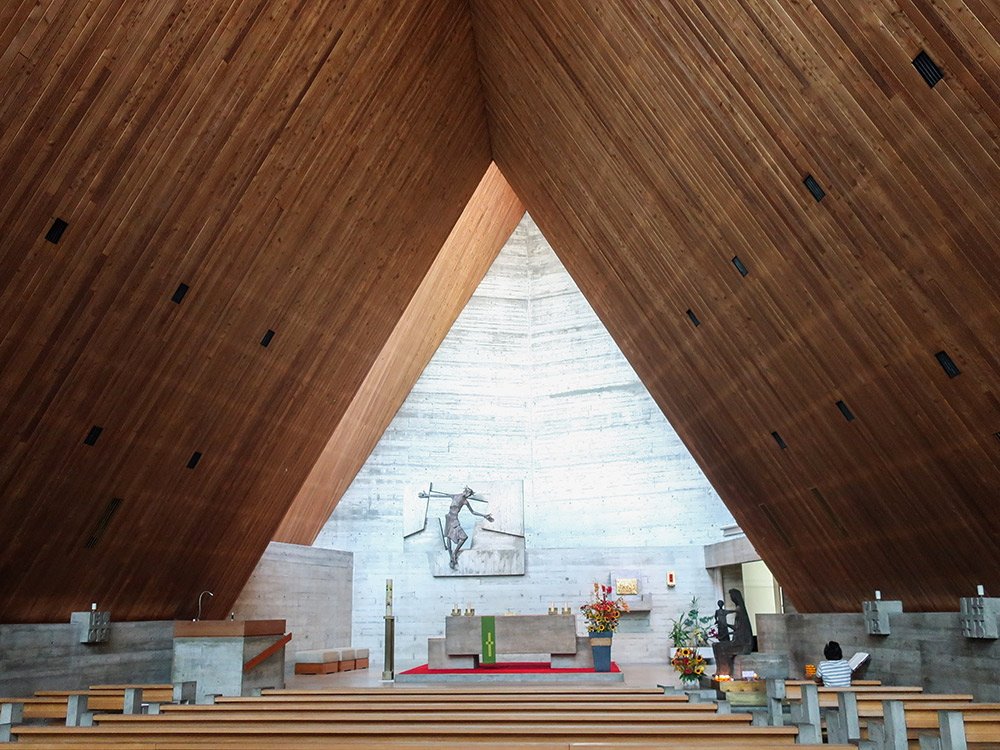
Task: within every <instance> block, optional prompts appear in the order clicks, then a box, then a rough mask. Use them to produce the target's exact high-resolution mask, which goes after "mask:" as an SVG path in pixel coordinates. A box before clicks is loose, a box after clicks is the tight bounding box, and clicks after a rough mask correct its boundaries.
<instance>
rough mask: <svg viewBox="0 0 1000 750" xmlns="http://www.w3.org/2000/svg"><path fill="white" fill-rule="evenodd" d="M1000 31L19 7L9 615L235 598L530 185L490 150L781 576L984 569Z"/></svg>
mask: <svg viewBox="0 0 1000 750" xmlns="http://www.w3.org/2000/svg"><path fill="white" fill-rule="evenodd" d="M998 40H1000V13H998V12H997V11H996V10H995V8H994V7H993V6H992V5H991V4H989V3H986V2H983V0H966V1H965V2H961V0H955V2H952V3H949V4H942V3H933V2H929V1H928V0H875V1H874V2H866V3H862V2H860V0H810V1H809V2H803V3H799V2H792V1H791V0H671V2H663V1H662V0H660V1H659V2H654V1H653V0H634V1H633V2H617V3H607V2H598V0H566V1H565V2H557V3H548V2H539V0H424V2H419V3H418V2H399V3H379V2H376V1H375V0H345V1H344V2H333V1H332V0H325V1H324V0H315V1H314V2H305V0H292V2H289V3H285V2H278V0H166V1H164V2H152V0H140V1H138V2H136V1H135V0H132V1H130V2H126V0H11V1H10V2H7V3H4V4H3V5H2V7H0V175H2V183H0V264H2V265H0V272H2V273H0V286H2V288H3V295H2V297H0V321H2V323H3V327H2V329H0V330H2V336H3V338H2V340H0V394H2V401H0V428H2V430H3V433H2V434H3V435H4V436H5V439H4V441H3V442H2V444H0V518H3V519H4V529H5V531H6V534H5V544H4V547H3V549H2V550H0V621H6V622H14V621H18V622H26V621H46V620H54V621H59V620H65V619H66V617H67V616H68V613H69V612H70V611H71V610H73V609H80V608H86V606H87V605H88V604H89V603H90V602H91V601H94V600H96V601H98V603H99V605H100V606H101V607H102V608H109V609H111V611H112V613H113V616H114V617H115V619H140V618H163V617H167V618H169V617H190V616H192V615H193V613H194V608H195V602H196V598H197V594H198V592H199V591H201V590H202V589H210V590H213V591H215V592H216V597H215V598H213V599H211V600H210V606H209V608H208V609H207V611H206V613H205V616H207V617H217V616H221V615H224V614H225V613H226V612H228V607H229V606H230V604H231V602H232V601H234V600H235V598H236V596H237V595H238V593H239V591H240V588H241V587H242V585H243V583H244V582H245V580H246V578H247V577H248V576H249V574H250V572H251V570H252V568H253V566H254V564H255V563H256V561H257V559H258V558H259V556H260V554H261V552H262V551H263V549H264V547H265V546H266V544H267V541H268V540H269V539H271V538H272V537H273V536H274V535H275V533H276V530H277V529H278V527H279V524H281V531H280V532H279V533H280V535H281V536H282V538H295V539H299V540H303V539H307V538H308V536H309V534H310V533H312V532H311V531H310V529H314V528H316V522H317V519H319V520H320V521H322V515H323V513H326V512H327V511H328V510H329V508H330V507H332V504H335V502H336V498H332V499H330V498H320V499H319V501H317V502H313V501H310V500H307V498H308V495H309V486H310V485H309V484H308V483H307V478H308V477H309V475H310V471H311V470H313V468H314V466H315V467H316V471H319V472H322V471H325V470H327V469H329V467H330V466H332V465H333V464H330V463H329V461H335V462H339V461H341V460H342V459H341V458H331V454H330V451H331V450H333V451H334V452H340V453H341V454H343V456H345V457H346V459H349V460H346V459H344V460H343V463H337V464H336V465H337V466H338V467H340V468H337V469H336V471H338V472H342V473H343V476H342V477H339V479H338V480H337V481H338V483H339V484H340V485H343V486H345V487H346V483H347V482H349V481H350V479H351V478H352V476H353V472H354V471H356V468H357V466H359V465H360V463H359V461H362V462H363V460H364V458H363V457H364V456H365V455H367V452H368V450H370V447H371V444H373V440H375V439H377V437H373V436H374V435H375V434H376V433H377V432H379V431H380V428H379V427H378V425H379V424H382V423H383V422H384V421H385V420H386V419H388V418H390V417H391V413H392V412H393V411H394V410H395V406H393V404H394V403H398V399H399V398H400V394H401V393H402V392H403V391H405V389H406V383H407V382H408V380H407V379H408V378H412V377H415V375H414V372H415V371H416V370H415V369H414V368H416V364H415V363H417V362H418V361H419V360H420V358H421V357H425V356H427V355H426V352H427V347H428V346H432V345H433V341H434V340H436V339H435V337H439V336H440V335H442V331H444V330H446V326H445V322H446V321H447V320H448V316H449V315H452V317H453V312H456V311H457V309H458V308H459V307H460V302H461V299H462V298H463V296H464V297H467V296H468V294H469V293H471V291H472V290H473V289H474V287H475V283H476V282H478V279H474V277H475V275H476V273H478V271H476V270H475V269H477V268H479V267H480V266H481V264H482V263H485V260H486V258H487V257H488V256H489V252H490V251H491V248H493V251H494V252H495V247H496V242H498V241H501V240H499V239H498V238H501V236H502V235H503V232H504V227H506V226H507V224H508V222H509V221H510V220H511V218H512V217H513V216H514V215H515V214H517V212H518V211H520V207H519V206H518V205H517V201H516V199H514V197H513V195H511V193H510V191H509V190H508V189H507V188H505V187H504V186H503V185H502V184H501V183H500V182H499V177H498V175H495V174H493V173H490V174H488V175H486V180H485V181H484V183H483V184H485V185H487V186H490V185H492V187H488V188H487V192H491V194H492V196H493V197H492V199H483V198H482V196H483V193H480V194H479V199H477V200H474V201H473V203H472V204H470V203H469V201H470V198H472V196H473V194H474V191H476V189H477V185H479V184H480V181H481V179H482V178H483V177H484V174H486V173H487V168H488V167H489V164H490V161H491V158H492V159H494V160H495V161H496V163H497V164H498V165H499V168H500V170H502V172H503V174H504V176H505V177H506V178H507V180H508V181H509V183H510V185H511V187H512V188H513V191H514V193H516V195H517V196H519V197H520V199H521V200H523V202H524V205H525V206H526V207H527V208H528V210H530V211H531V213H532V215H533V216H534V217H535V219H536V220H537V221H538V224H539V226H540V227H541V229H542V231H543V232H544V233H545V234H546V236H547V237H548V238H549V240H550V241H551V242H552V245H553V247H554V248H555V250H556V252H557V253H558V254H559V255H560V258H561V259H562V261H563V263H564V264H565V265H566V266H567V268H568V269H569V271H570V273H571V274H572V275H573V276H574V278H575V279H576V281H577V283H578V284H579V285H580V287H581V289H582V290H583V291H584V293H585V295H586V296H587V297H588V299H589V300H590V302H591V303H592V304H593V306H594V308H595V309H596V310H597V312H598V314H599V315H600V316H601V318H602V319H603V321H604V322H605V324H606V325H607V327H608V329H609V330H610V331H611V333H612V335H613V336H614V337H615V339H616V340H617V341H618V343H619V344H620V345H621V347H622V349H623V350H624V351H625V353H626V355H627V356H628V357H629V359H630V361H631V362H632V364H633V366H634V367H635V368H636V370H637V371H638V372H639V374H640V376H641V377H642V379H643V381H644V382H645V383H646V385H647V387H648V388H649V390H650V392H651V393H652V394H653V396H654V397H655V398H656V399H657V401H658V403H659V404H660V406H661V407H662V408H663V410H664V412H665V413H666V415H667V417H668V418H669V419H670V420H671V422H672V423H673V424H674V426H675V427H676V428H677V429H678V431H679V432H680V434H681V436H682V437H683V439H684V440H685V442H686V443H687V445H688V446H689V447H690V448H691V450H692V452H693V453H694V455H695V457H696V458H697V459H698V461H699V463H700V464H701V466H702V467H703V468H704V470H705V471H706V473H707V475H708V477H709V479H710V480H711V481H712V483H713V484H714V485H715V487H716V489H717V490H718V491H719V493H720V494H721V495H722V497H723V499H724V500H725V501H726V503H727V504H728V505H729V507H730V508H731V509H732V511H733V513H734V514H735V515H736V517H737V519H738V520H739V521H740V523H741V524H742V525H743V527H744V528H745V529H746V530H747V532H748V534H749V535H750V537H751V539H752V540H753V542H754V545H755V546H756V548H757V549H758V550H759V551H761V552H762V554H763V556H764V558H765V560H766V561H767V562H768V564H769V565H770V566H771V568H772V569H773V570H774V571H775V573H776V574H777V576H778V578H779V580H780V581H781V582H782V584H783V585H784V586H785V588H786V590H787V592H788V593H789V595H790V596H791V598H792V600H793V601H794V602H795V604H796V605H797V606H798V607H800V608H801V609H803V610H822V609H829V610H857V609H858V602H859V600H860V599H862V598H865V597H867V596H869V595H870V593H871V591H872V590H873V589H876V588H878V589H881V590H882V592H883V595H884V596H886V597H899V598H902V599H903V600H904V602H905V606H906V608H907V609H909V610H918V609H953V608H955V606H956V599H957V597H958V596H959V595H960V594H967V593H971V592H972V591H973V590H974V586H975V584H977V583H983V584H985V585H986V586H987V588H988V589H989V590H992V591H996V590H998V589H1000V573H998V571H1000V565H998V562H1000V559H998V558H1000V553H998V551H997V548H996V545H995V543H993V540H992V537H993V534H992V527H993V526H994V525H995V524H996V523H997V521H998V520H1000V511H998V510H997V509H996V498H997V495H998V490H1000V442H998V439H997V438H996V437H995V434H997V433H1000V401H998V398H997V395H996V383H997V376H998V374H1000V362H998V360H997V358H996V357H995V355H994V352H995V351H997V338H998V337H1000V309H998V308H1000V305H998V299H1000V298H998V294H997V292H998V291H1000V289H998V287H1000V274H998V273H997V271H998V267H1000V257H998V254H997V252H996V250H995V248H996V247H997V246H998V239H1000V212H998V211H997V210H996V198H995V196H996V195H997V190H998V188H1000V169H998V157H1000V84H998V83H997V81H1000V75H998V73H1000V44H998ZM921 51H925V52H926V53H927V54H928V55H929V56H930V58H931V59H932V60H933V61H935V62H936V63H937V64H938V65H940V66H941V68H942V69H943V74H944V78H943V80H942V81H940V82H939V83H937V84H936V86H934V87H933V88H931V87H929V86H928V85H927V84H926V83H925V82H924V80H923V79H922V78H921V76H920V75H919V73H918V71H917V69H916V68H915V67H914V65H913V64H912V61H913V60H914V58H916V57H917V55H918V53H920V52H921ZM809 175H812V176H813V177H814V178H815V179H816V181H817V182H818V184H819V185H820V186H821V187H822V189H823V190H824V191H825V196H824V197H823V199H822V200H821V201H817V200H816V199H815V198H814V197H813V195H812V194H811V193H810V192H809V190H808V189H807V187H806V185H804V180H805V178H806V177H807V176H809ZM481 189H483V188H481ZM467 205H469V206H470V211H471V212H472V214H466V215H465V217H463V218H461V220H460V216H461V215H462V212H463V209H465V207H466V206H467ZM57 219H59V220H62V221H65V222H66V226H65V230H64V231H63V233H62V234H61V236H59V237H58V241H57V242H52V241H48V240H47V239H46V235H47V234H49V236H50V238H51V239H53V240H55V239H57V238H56V234H58V232H52V231H51V230H53V229H57V227H54V226H53V225H54V222H55V221H56V220H57ZM478 228H481V229H482V234H480V235H479V237H478V239H477V240H476V241H474V242H467V243H464V247H465V248H466V250H464V251H462V252H458V251H457V250H456V247H457V246H456V244H455V242H454V238H455V237H460V236H466V237H468V236H469V235H468V234H467V232H469V231H475V230H476V229H478ZM453 231H454V232H455V234H454V235H452V232H453ZM507 231H509V230H507ZM450 235H451V236H452V237H453V241H452V242H448V238H449V236H450ZM466 253H469V255H468V256H466ZM737 257H738V258H739V261H740V262H741V263H742V264H743V266H744V267H745V269H746V271H747V274H746V275H745V276H744V275H742V274H741V272H740V271H739V270H738V269H737V266H736V264H735V263H734V262H733V259H734V258H737ZM436 258H438V262H436V261H435V259H436ZM449 259H451V260H449ZM451 263H454V264H456V265H455V267H460V268H461V269H462V270H461V275H458V276H455V277H454V278H452V277H451V276H450V275H449V272H448V269H449V268H450V267H452V266H451V265H450V264H451ZM456 273H457V272H456ZM439 275H440V276H441V277H442V278H444V279H449V280H452V281H458V282H459V283H456V284H454V285H452V286H451V287H449V288H448V289H447V291H445V288H444V287H443V286H440V285H439V283H438V282H437V281H434V279H435V278H437V277H438V276H439ZM425 280H426V281H425ZM444 283H445V282H443V281H442V282H441V284H444ZM181 285H184V287H182V286H181ZM185 289H186V293H183V295H182V294H181V293H182V292H183V291H184V290H185ZM434 290H438V291H439V293H438V294H432V293H431V292H432V291H434ZM181 297H183V298H181ZM175 300H177V301H175ZM425 304H426V307H424V305H425ZM408 308H409V309H408ZM689 312H690V316H689ZM691 316H693V317H694V318H696V319H697V321H698V323H699V325H697V326H695V324H694V322H693V320H692V317H691ZM421 321H424V323H425V325H426V327H424V326H422V325H421ZM411 325H413V326H415V327H414V328H412V329H410V328H408V326H411ZM268 331H273V332H274V333H273V336H272V337H271V338H270V339H268V345H267V346H266V347H265V346H262V344H261V342H262V341H263V340H265V338H266V336H267V335H268ZM406 331H410V332H411V333H412V337H413V338H412V339H411V334H410V333H405V332H406ZM394 332H395V333H394ZM394 336H395V338H393V337H394ZM401 339H402V340H404V341H406V342H407V343H406V345H403V344H399V345H398V346H399V347H400V348H399V349H397V343H395V342H398V341H400V340H401ZM940 352H945V353H947V355H948V356H949V357H950V359H951V361H952V362H953V363H954V366H955V367H957V369H958V370H959V371H960V374H958V375H957V376H955V377H949V376H948V374H947V373H946V372H945V369H944V368H943V367H942V365H941V364H939V361H938V359H937V358H936V355H937V354H938V353H940ZM394 362H406V363H408V364H407V365H406V366H405V367H404V368H403V370H404V371H403V372H400V373H398V379H393V381H392V383H391V386H392V387H390V388H386V389H385V391H384V396H383V395H382V394H378V395H376V396H372V395H371V394H372V393H373V392H376V391H378V389H377V388H375V387H374V386H375V385H377V383H378V382H384V381H380V378H381V377H382V376H380V375H379V372H383V373H384V372H385V371H386V369H385V368H386V366H387V365H390V369H391V365H392V363H394ZM380 363H381V364H380ZM380 368H382V369H380ZM838 402H841V403H842V404H843V408H845V409H848V410H849V413H850V414H851V415H852V416H853V417H854V419H852V420H851V421H848V419H847V418H846V416H845V414H844V413H843V412H842V411H841V408H840V407H838ZM352 415H353V416H352ZM97 427H99V428H100V432H99V433H97V432H96V431H95V430H94V429H92V428H97ZM773 435H776V437H775V436H773ZM331 436H333V439H331ZM95 438H96V440H95ZM779 438H780V440H781V445H779V442H778V439H779ZM88 442H91V443H93V444H92V445H91V444H86V443H88ZM328 445H330V446H334V447H331V448H328V447H327V446H328ZM782 446H784V447H782ZM324 451H326V452H324ZM196 454H200V459H199V460H198V461H197V465H196V466H195V467H194V468H187V466H188V465H189V464H190V463H192V462H193V459H194V458H195V456H196ZM321 456H323V457H324V458H323V461H322V462H320V463H319V464H318V463H317V461H318V459H319V458H320V457H321ZM324 467H326V468H324ZM325 481H326V480H325ZM304 485H305V486H304ZM300 488H303V495H302V496H301V498H300V501H301V503H300V502H295V498H296V495H297V494H298V493H299V490H300ZM116 499H117V500H118V501H120V502H116ZM293 503H294V504H293ZM290 509H291V510H290ZM286 514H287V518H286ZM283 518H284V519H286V520H285V521H284V523H282V519H283Z"/></svg>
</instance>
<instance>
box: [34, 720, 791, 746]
mask: <svg viewBox="0 0 1000 750" xmlns="http://www.w3.org/2000/svg"><path fill="white" fill-rule="evenodd" d="M154 718H158V717H154ZM14 734H15V735H16V737H17V741H18V742H23V743H25V744H26V745H27V744H38V743H44V744H46V745H49V746H60V745H63V746H64V745H66V744H75V745H77V746H80V747H83V746H85V745H86V744H88V743H89V744H90V746H104V747H109V746H113V747H115V748H121V747H122V746H123V743H126V742H134V743H138V742H145V743H147V744H149V743H153V744H155V746H156V747H157V748H166V747H167V744H166V743H169V742H173V743H177V746H178V747H179V746H184V745H185V743H186V746H187V747H197V746H201V747H213V748H215V747H224V746H238V747H243V748H264V747H267V748H272V747H273V748H282V750H285V749H286V748H290V747H295V748H307V747H343V746H347V745H348V744H349V743H350V742H352V741H354V742H356V741H367V742H373V741H380V742H381V743H382V744H383V747H386V746H389V745H395V744H396V743H398V742H403V741H405V742H409V741H412V740H425V741H429V740H438V739H440V740H450V741H453V742H467V743H476V744H478V743H480V742H482V741H489V742H494V743H500V742H503V743H509V744H513V745H518V746H520V745H523V744H525V743H531V742H539V741H542V742H560V743H569V742H593V741H602V742H614V743H615V744H619V743H620V742H622V741H623V740H625V739H626V738H628V739H635V740H639V741H642V742H646V743H655V744H657V745H661V746H662V745H670V746H672V747H685V748H690V747H696V746H700V745H701V744H702V743H703V742H706V741H707V742H708V743H709V744H711V745H713V746H717V747H720V748H721V747H735V748H752V747H753V746H754V745H755V744H756V743H757V742H758V741H760V742H762V743H764V744H771V745H786V746H787V745H792V744H794V742H795V738H796V736H797V734H798V732H797V731H796V730H795V729H794V728H792V727H749V726H742V725H732V724H722V723H716V724H711V725H707V724H702V725H693V724H678V725H669V724H661V725H652V726H649V725H639V726H628V725H623V724H620V723H618V722H614V721H608V722H605V723H592V724H568V723H567V724H534V723H525V722H522V723H516V722H515V723H512V724H509V725H497V724H494V723H476V724H470V723H463V724H459V725H455V724H445V723H435V722H426V723H423V724H419V725H415V726H413V725H403V724H378V723H374V724H352V723H346V722H344V723H339V724H336V725H335V726H331V725H330V724H329V723H327V722H314V721H298V722H258V723H245V722H244V723H234V724H230V723H219V724H216V725H208V724H205V723H193V724H188V723H179V724H175V725H171V724H169V723H167V722H163V721H152V722H149V723H148V724H145V725H143V726H134V725H133V726H111V725H99V726H94V727H19V728H17V729H15V730H14Z"/></svg>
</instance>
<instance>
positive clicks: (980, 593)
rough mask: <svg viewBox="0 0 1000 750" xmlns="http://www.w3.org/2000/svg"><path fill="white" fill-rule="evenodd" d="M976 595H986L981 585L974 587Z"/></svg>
mask: <svg viewBox="0 0 1000 750" xmlns="http://www.w3.org/2000/svg"><path fill="white" fill-rule="evenodd" d="M976 593H977V594H978V595H979V596H983V595H984V594H985V593H986V589H984V588H983V584H979V585H978V586H976Z"/></svg>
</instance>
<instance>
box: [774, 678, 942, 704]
mask: <svg viewBox="0 0 1000 750" xmlns="http://www.w3.org/2000/svg"><path fill="white" fill-rule="evenodd" d="M805 684H808V683H805ZM802 685H803V682H799V681H792V682H790V681H786V682H785V695H786V697H787V698H788V700H799V699H800V698H801V697H802ZM817 689H818V691H819V695H820V699H821V700H822V698H823V696H828V697H829V696H833V697H832V700H833V702H834V703H836V701H837V697H836V696H837V693H843V692H851V693H857V694H858V696H859V697H860V696H861V695H865V694H869V693H870V694H876V695H888V696H890V697H896V696H904V695H911V694H913V693H922V692H923V691H924V689H923V688H922V687H916V686H913V687H909V686H899V685H851V686H850V687H823V686H821V685H820V686H817Z"/></svg>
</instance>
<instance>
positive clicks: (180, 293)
mask: <svg viewBox="0 0 1000 750" xmlns="http://www.w3.org/2000/svg"><path fill="white" fill-rule="evenodd" d="M190 288H191V287H189V286H188V285H187V284H181V285H180V286H179V287H177V291H176V292H174V296H173V297H171V298H170V301H171V302H176V303H177V304H178V305H179V304H180V303H181V300H182V299H184V295H185V294H187V293H188V289H190Z"/></svg>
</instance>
